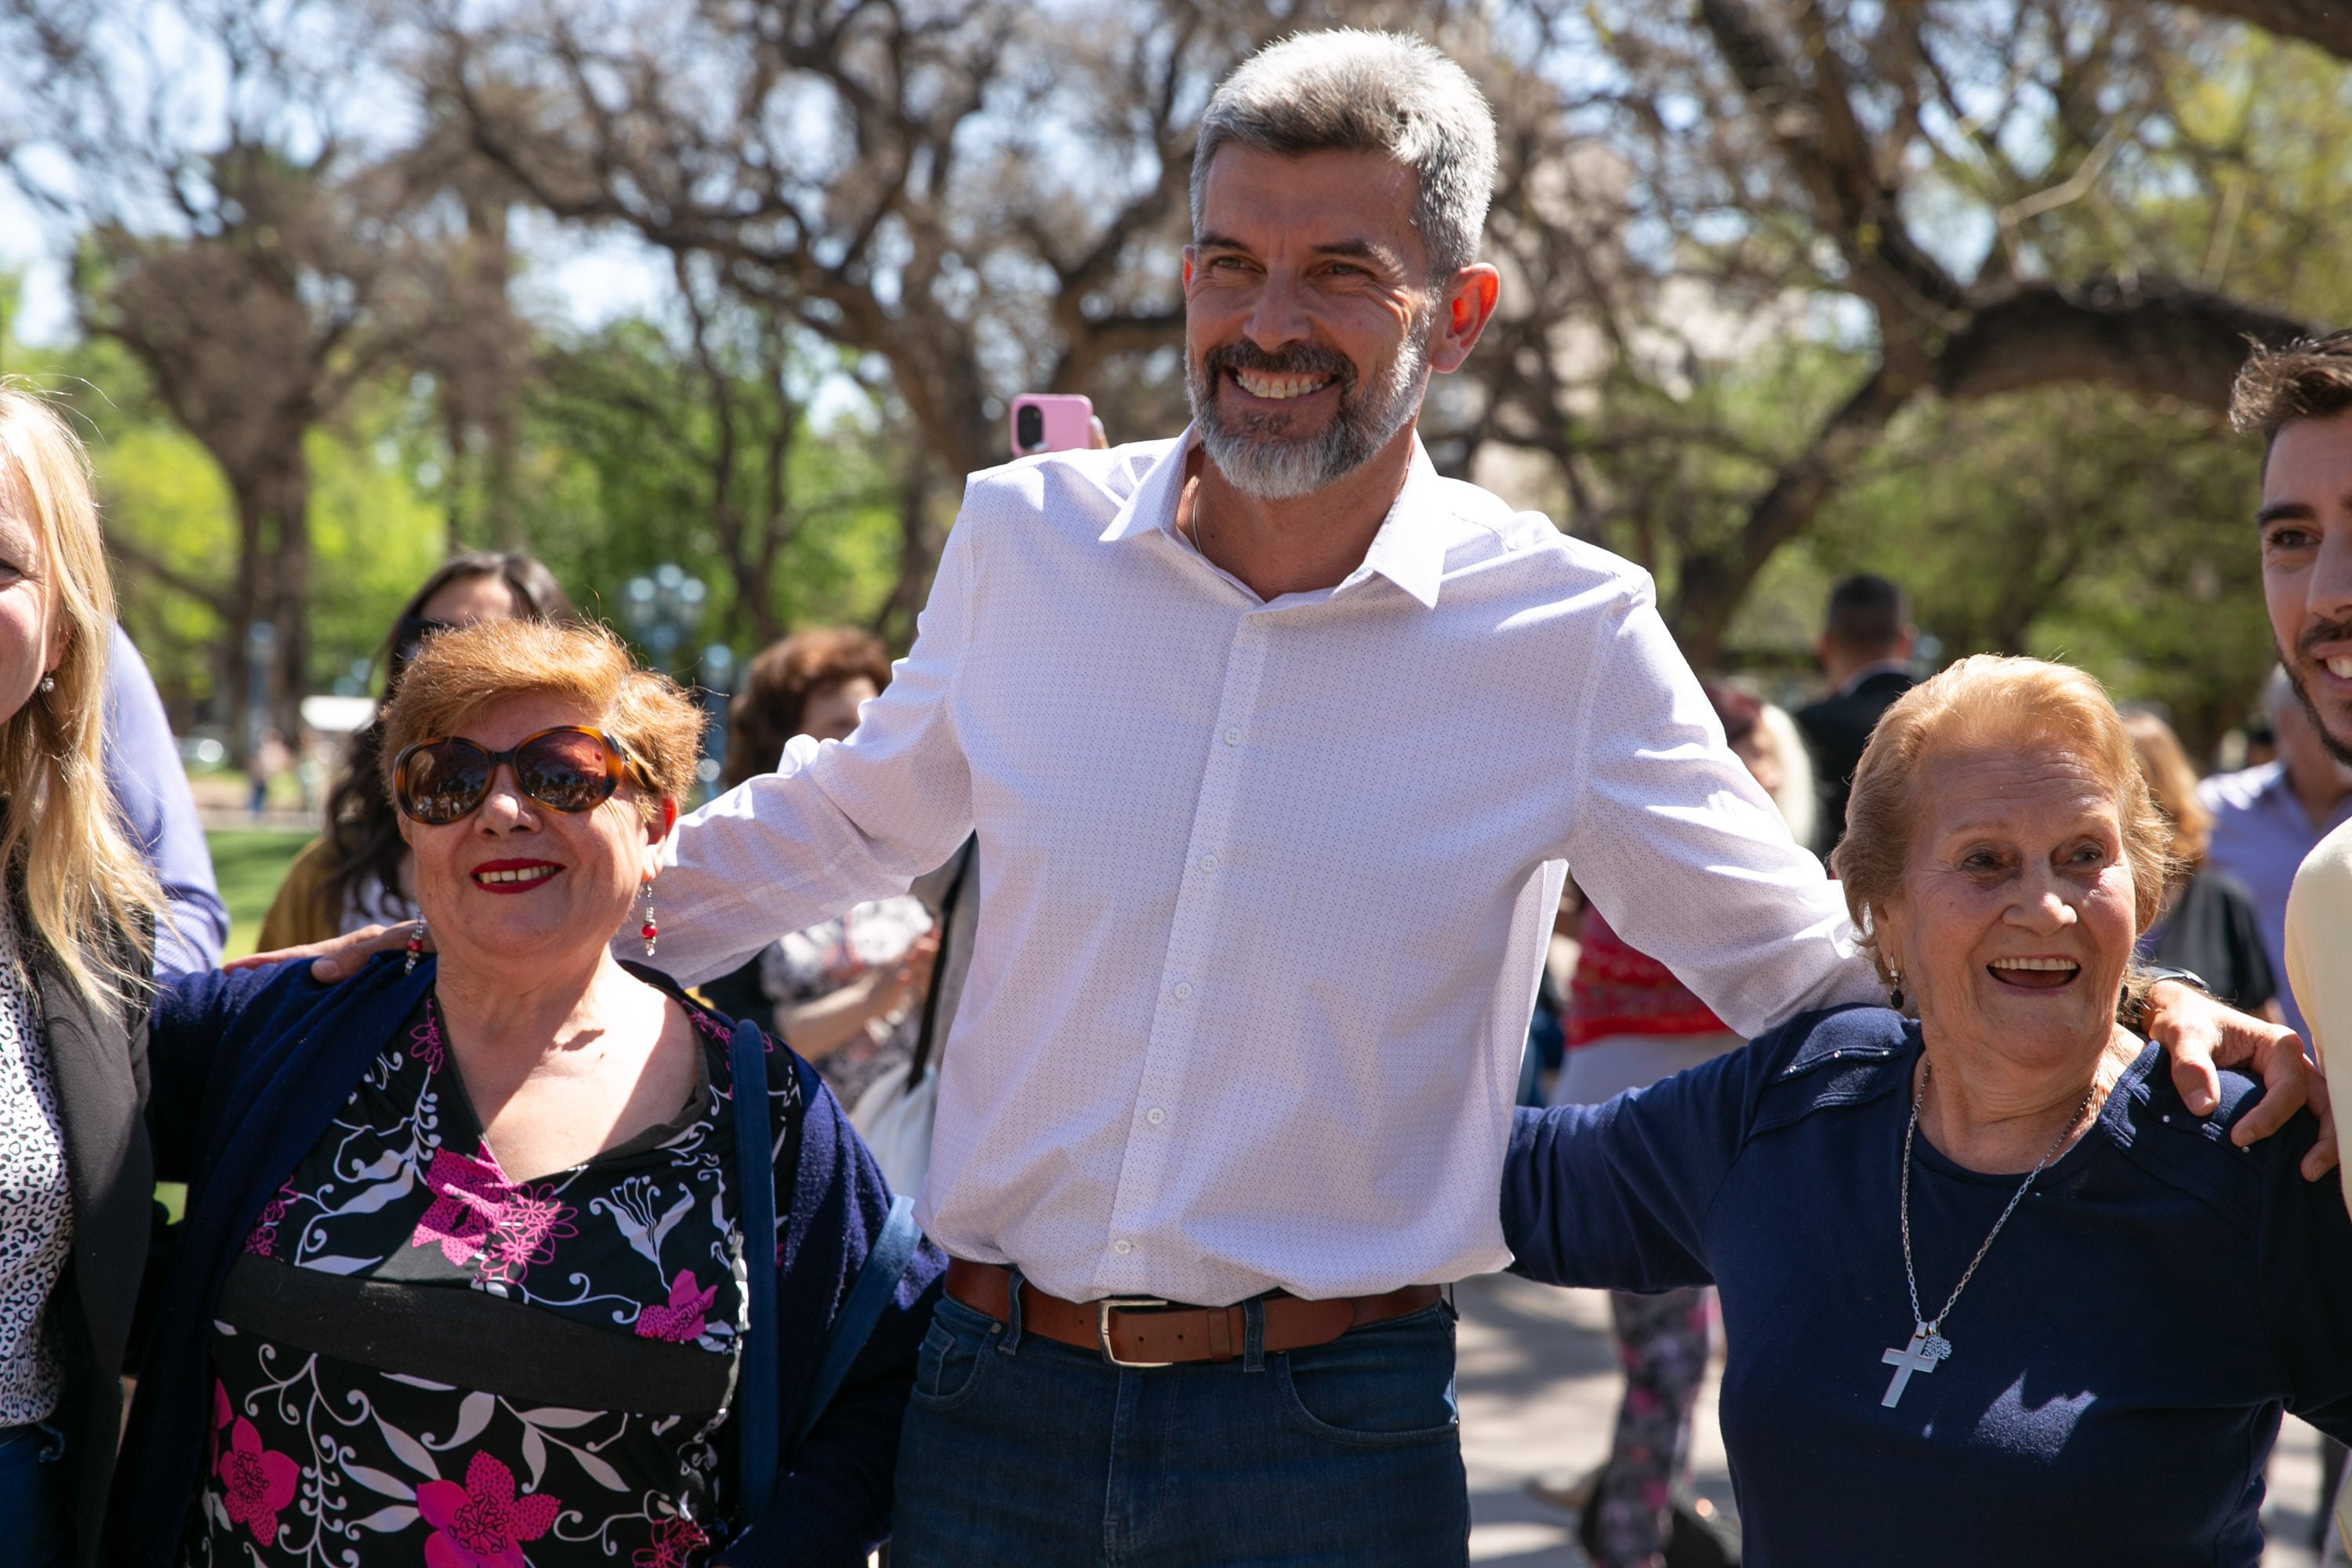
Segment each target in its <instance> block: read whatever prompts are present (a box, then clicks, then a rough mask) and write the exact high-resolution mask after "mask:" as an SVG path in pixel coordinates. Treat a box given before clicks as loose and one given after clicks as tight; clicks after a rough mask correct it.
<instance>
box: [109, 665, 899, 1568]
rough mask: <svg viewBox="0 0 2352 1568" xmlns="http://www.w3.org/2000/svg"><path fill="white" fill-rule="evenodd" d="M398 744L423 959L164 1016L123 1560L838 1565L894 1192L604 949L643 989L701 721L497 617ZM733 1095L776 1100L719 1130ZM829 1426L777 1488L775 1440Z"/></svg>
mask: <svg viewBox="0 0 2352 1568" xmlns="http://www.w3.org/2000/svg"><path fill="white" fill-rule="evenodd" d="M701 729H702V714H701V710H699V709H698V707H696V706H695V704H694V703H693V702H692V701H691V700H689V699H688V697H687V696H686V695H685V694H684V693H683V692H681V691H680V690H679V689H677V687H676V686H675V685H673V684H672V683H671V682H670V681H669V680H668V679H667V678H666V677H663V676H659V675H656V674H651V673H648V672H646V671H644V670H640V669H637V668H635V667H634V665H633V664H632V662H631V660H630V658H629V656H628V654H627V651H626V650H625V648H624V647H622V645H621V644H620V642H619V641H618V639H616V638H615V637H613V636H612V635H611V634H610V633H608V632H606V631H604V630H602V629H601V628H595V627H588V626H551V625H545V624H540V623H533V622H528V621H514V620H506V621H491V622H483V623H479V624H477V625H475V626H467V627H464V628H460V629H457V630H453V631H448V632H445V633H441V634H439V635H436V637H433V638H431V639H430V640H429V641H427V642H426V643H425V646H424V647H422V648H421V649H420V650H419V651H418V653H417V654H416V656H415V658H414V659H413V660H412V661H411V663H410V665H409V667H408V669H407V671H406V673H405V674H404V677H403V679H402V681H401V684H400V689H399V690H398V692H397V693H396V694H395V695H394V698H393V700H392V701H391V702H390V704H389V705H388V706H387V707H386V709H385V710H384V713H383V731H384V747H385V755H386V765H385V768H384V782H385V785H386V789H387V793H388V795H389V797H390V798H391V799H392V801H393V802H394V805H395V806H396V808H397V810H398V812H399V814H400V816H399V826H400V832H401V834H402V836H403V837H404V840H405V841H406V843H407V846H408V848H409V851H410V853H411V855H412V856H413V858H414V863H415V886H416V897H417V902H418V905H419V907H420V909H421V910H422V916H423V919H422V921H421V922H420V924H422V925H424V926H429V927H430V930H431V933H432V939H433V945H434V946H435V948H436V952H434V953H426V952H424V951H423V948H424V946H425V942H424V940H423V932H422V931H418V932H416V933H415V940H413V941H412V942H410V944H409V946H408V950H407V952H405V953H401V952H387V953H384V954H383V955H381V956H380V957H379V958H378V959H377V960H376V961H375V962H374V963H373V965H371V966H370V967H369V968H368V969H367V970H366V971H364V972H363V973H362V974H361V975H360V976H359V977H358V978H357V979H355V980H353V981H352V982H350V983H348V984H341V985H336V986H322V985H320V984H318V983H316V982H315V981H314V980H313V979H312V978H311V976H310V966H309V965H308V964H304V963H285V964H278V965H274V966H269V967H264V968H256V969H247V970H244V971H240V972H236V973H220V974H211V975H202V976H191V977H188V978H187V979H185V980H184V981H175V982H174V983H173V985H172V986H171V987H170V988H168V989H167V990H166V991H165V992H164V994H163V995H162V996H161V998H160V999H159V1002H158V1005H157V1007H156V1012H155V1018H154V1024H153V1034H152V1038H153V1046H152V1057H153V1060H154V1064H155V1065H154V1071H155V1076H156V1091H155V1099H156V1100H157V1102H158V1103H159V1104H168V1105H172V1106H174V1107H176V1108H178V1113H177V1114H175V1115H174V1116H173V1117H171V1118H169V1119H168V1124H165V1122H164V1121H163V1120H162V1119H159V1121H158V1124H157V1126H156V1127H155V1128H154V1129H153V1136H154V1138H155V1141H156V1144H157V1150H158V1163H159V1165H160V1166H161V1168H162V1169H163V1172H164V1173H165V1174H166V1176H167V1178H168V1177H170V1176H173V1175H181V1174H184V1175H185V1176H186V1178H187V1179H188V1181H189V1183H190V1185H189V1191H188V1210H187V1220H186V1222H185V1224H184V1226H182V1227H181V1228H182V1232H183V1236H182V1239H181V1242H180V1244H179V1246H178V1247H177V1249H176V1252H175V1254H174V1256H173V1259H172V1262H171V1266H170V1269H169V1272H168V1274H167V1275H166V1277H165V1279H164V1280H163V1287H162V1290H161V1293H160V1299H159V1306H158V1310H157V1312H156V1317H155V1324H154V1328H153V1331H152V1335H151V1338H150V1343H149V1349H148V1354H147V1357H146V1361H145V1363H144V1366H143V1368H142V1373H141V1377H140V1383H139V1390H138V1397H137V1402H136V1405H135V1407H134V1409H133V1412H132V1416H131V1427H130V1430H129V1433H128V1435H127V1437H126V1447H125V1452H124V1458H123V1467H122V1470H121V1477H122V1481H121V1484H122V1487H123V1491H122V1493H121V1495H122V1496H123V1497H124V1498H125V1499H126V1500H129V1501H130V1502H131V1504H132V1505H133V1506H131V1507H126V1508H123V1509H121V1510H117V1511H118V1515H119V1517H118V1519H117V1521H116V1523H115V1527H114V1528H115V1530H116V1531H117V1532H118V1533H117V1537H116V1539H115V1541H114V1542H113V1546H114V1549H115V1552H116V1556H117V1558H118V1560H119V1561H120V1562H121V1563H127V1564H136V1565H139V1568H168V1565H173V1564H180V1563H186V1564H190V1565H210V1564H223V1565H226V1564H227V1563H245V1562H247V1560H248V1559H252V1560H255V1561H257V1562H261V1563H315V1564H318V1565H319V1568H326V1565H327V1564H328V1563H332V1564H333V1565H334V1568H374V1565H375V1564H379V1563H382V1564H390V1563H401V1564H404V1565H405V1564H411V1563H415V1562H417V1561H418V1558H419V1554H420V1553H421V1554H422V1557H423V1560H424V1562H425V1563H428V1564H431V1565H433V1568H480V1565H485V1564H488V1563H502V1564H517V1563H521V1562H523V1561H524V1560H525V1559H526V1557H527V1558H528V1561H529V1562H530V1563H532V1564H535V1565H536V1568H560V1565H562V1564H564V1563H597V1564H600V1565H604V1564H611V1563H635V1564H637V1565H638V1568H655V1565H660V1568H686V1565H688V1564H697V1563H704V1562H707V1561H709V1560H711V1559H712V1557H713V1556H714V1554H715V1553H717V1552H719V1548H720V1547H721V1546H722V1545H726V1546H727V1550H726V1551H725V1552H724V1556H723V1560H724V1561H726V1562H729V1563H808V1564H813V1565H814V1564H826V1565H833V1564H838V1565H840V1568H851V1565H853V1564H857V1563H863V1562H864V1561H865V1553H866V1550H867V1549H868V1547H869V1546H870V1544H871V1543H872V1542H874V1541H875V1540H876V1539H877V1538H878V1537H879V1536H880V1535H882V1534H883V1533H884V1531H886V1530H887V1520H888V1510H889V1500H890V1490H891V1473H892V1468H893V1465H894V1463H895V1460H896V1454H897V1447H898V1421H899V1415H900V1411H901V1408H902V1406H903V1405H904V1403H905V1400H906V1397H907V1393H908V1388H909V1386H910V1385H911V1382H912V1378H913V1371H914V1353H915V1349H916V1344H917V1342H918V1341H919V1338H920V1336H921V1333H922V1331H923V1329H924V1326H925V1324H926V1322H927V1321H928V1318H929V1308H930V1296H929V1283H930V1280H931V1278H932V1277H933V1276H934V1275H935V1274H936V1273H937V1271H938V1268H939V1263H938V1259H937V1257H936V1255H935V1254H928V1253H919V1254H917V1255H916V1258H915V1262H914V1266H913V1267H912V1268H908V1269H907V1270H906V1271H905V1273H904V1275H903V1276H898V1273H897V1270H896V1269H890V1268H882V1269H879V1270H877V1272H878V1273H879V1274H880V1276H881V1279H880V1285H881V1288H882V1289H883V1290H884V1291H885V1292H886V1293H887V1294H885V1295H882V1296H877V1297H874V1298H872V1299H873V1300H876V1302H877V1306H879V1307H880V1310H881V1316H880V1319H879V1322H878V1326H876V1327H874V1328H873V1330H872V1331H871V1337H870V1338H868V1339H866V1340H865V1341H864V1342H863V1349H862V1352H859V1353H858V1354H857V1355H856V1360H855V1362H854V1363H853V1364H851V1365H850V1370H849V1371H848V1373H847V1375H846V1379H845V1381H844V1382H842V1383H841V1384H840V1385H839V1391H838V1394H837V1395H835V1397H834V1398H833V1399H832V1400H831V1402H830V1404H829V1405H823V1404H822V1395H821V1394H815V1393H813V1392H812V1391H811V1384H812V1382H813V1381H814V1371H815V1368H816V1366H817V1364H818V1363H819V1361H820V1359H821V1358H820V1355H819V1352H818V1350H817V1347H818V1346H819V1345H820V1344H821V1343H823V1342H825V1340H826V1335H827V1331H828V1325H830V1324H831V1323H833V1322H834V1321H835V1318H836V1315H841V1316H845V1317H848V1316H854V1314H850V1313H849V1312H848V1311H847V1310H846V1308H845V1306H844V1304H843V1303H844V1300H845V1296H846V1295H847V1294H849V1293H851V1292H852V1286H851V1281H852V1280H853V1279H857V1278H859V1276H860V1270H861V1268H863V1266H864V1263H865V1259H866V1255H867V1253H868V1252H869V1250H874V1249H877V1248H881V1249H882V1250H883V1251H884V1252H885V1255H886V1256H887V1244H885V1243H884V1242H882V1241H880V1240H878V1239H877V1238H879V1237H883V1236H884V1235H885V1234H886V1232H887V1229H888V1226H887V1223H886V1221H887V1215H888V1213H889V1207H890V1198H889V1194H888V1192H887V1188H886V1187H885V1186H884V1184H883V1183H882V1181H881V1179H880V1177H879V1176H878V1174H877V1173H876V1172H875V1170H874V1167H873V1164H872V1162H871V1161H870V1159H869V1158H868V1157H867V1156H866V1152H865V1150H864V1148H863V1146H862V1145H861V1144H859V1143H858V1142H857V1140H856V1135H855V1134H854V1133H853V1132H852V1131H850V1129H849V1125H848V1122H847V1120H846V1118H845V1117H844V1116H843V1115H842V1113H841V1110H840V1108H839V1106H838V1105H837V1104H836V1103H835V1101H834V1100H833V1099H832V1097H831V1096H830V1095H829V1094H828V1093H826V1092H825V1090H824V1088H823V1087H822V1085H821V1084H820V1082H819V1080H818V1079H817V1078H816V1076H815V1074H814V1071H812V1070H811V1069H810V1068H807V1067H806V1066H805V1064H803V1063H802V1062H801V1061H800V1060H799V1059H798V1058H795V1057H793V1055H792V1053H791V1052H789V1051H787V1050H785V1049H783V1048H782V1047H781V1046H778V1045H776V1044H774V1043H773V1042H772V1041H769V1040H767V1039H766V1037H764V1036H762V1035H761V1034H760V1033H758V1032H757V1031H756V1030H751V1031H747V1032H745V1033H744V1034H743V1035H741V1036H740V1037H738V1036H737V1033H736V1031H735V1029H734V1027H733V1026H732V1025H730V1023H728V1022H727V1021H726V1020H723V1019H720V1018H718V1017H716V1016H712V1015H710V1014H709V1013H707V1012H704V1011H702V1010H701V1009H699V1008H698V1007H697V1006H696V1005H693V1004H692V1003H691V1002H689V1001H688V999H687V998H686V996H685V995H684V994H683V993H681V992H679V991H678V990H677V987H675V986H674V985H672V984H669V983H668V982H667V980H666V979H665V978H664V977H663V976H661V975H659V974H658V973H656V972H655V971H653V970H651V969H646V968H640V967H638V966H636V965H635V964H630V965H627V966H625V965H624V964H622V963H619V962H617V961H616V960H615V959H614V956H613V954H612V952H611V942H612V940H613V937H614V932H615V931H616V930H617V929H621V928H624V927H625V928H626V929H627V930H628V931H631V932H633V933H637V934H639V935H641V936H642V939H643V941H644V943H645V948H646V954H647V956H648V957H649V958H651V957H654V956H655V955H656V943H657V941H658V934H659V933H658V922H657V918H656V912H655V911H656V899H655V892H654V878H655V874H656V867H657V865H658V859H657V856H658V852H659V850H660V847H661V845H662V842H663V840H664V839H665V838H666V837H667V836H668V833H669V831H670V827H671V825H672V824H673V823H674V822H675V821H676V820H677V801H678V797H679V796H680V795H682V794H683V793H684V792H685V790H686V789H687V787H688V783H689V782H690V781H691V779H692V778H693V776H694V770H695V764H696V760H697V753H698V742H699V737H700V733H701ZM739 1066H740V1067H741V1068H743V1069H744V1070H745V1071H749V1072H757V1073H760V1074H761V1075H762V1076H764V1077H765V1078H766V1080H767V1091H766V1093H765V1094H764V1095H757V1096H754V1095H751V1094H749V1093H747V1095H746V1097H745V1100H744V1101H743V1102H742V1104H741V1105H740V1108H739V1103H738V1101H737V1100H736V1097H735V1085H736V1081H737V1072H736V1068H738V1067H739ZM739 1112H740V1118H741V1120H740V1121H739ZM739 1127H740V1129H742V1131H740V1133H739ZM739 1138H740V1139H741V1140H743V1142H740V1144H739ZM745 1151H749V1154H750V1158H751V1160H752V1161H753V1162H754V1164H755V1167H756V1169H757V1172H758V1174H757V1175H756V1176H748V1175H745V1174H743V1173H744V1172H745V1171H746V1170H747V1167H744V1166H741V1165H740V1164H739V1162H740V1160H742V1159H743V1158H744V1157H745ZM771 1171H772V1176H771V1175H770V1172H771ZM771 1191H772V1200H770V1199H768V1198H766V1197H765V1196H763V1194H768V1193H769V1192H771ZM770 1201H772V1210H771V1211H770V1212H771V1214H772V1216H773V1217H772V1218H762V1217H761V1205H762V1204H763V1203H767V1202H770ZM763 1226H765V1227H768V1228H772V1232H773V1234H772V1236H770V1235H768V1234H766V1231H765V1230H764V1229H763V1228H762V1227H763ZM902 1262H903V1259H902ZM763 1271H764V1272H763ZM893 1279H895V1285H894V1284H893V1283H892V1281H893ZM766 1281H772V1282H773V1287H774V1288H773V1289H772V1291H771V1292H770V1293H769V1294H768V1295H766V1296H765V1297H762V1296H761V1290H762V1289H765V1288H766V1286H765V1282H766ZM762 1300H766V1301H770V1302H772V1310H770V1309H766V1308H763V1307H762V1306H761V1301H762ZM885 1303H887V1304H885ZM843 1332H844V1334H845V1335H851V1331H849V1330H848V1329H846V1328H845V1329H844V1331H843ZM849 1343H850V1344H852V1345H853V1346H854V1345H856V1343H857V1340H856V1338H855V1336H854V1335H851V1337H850V1339H849ZM820 1405H822V1408H823V1415H822V1418H821V1419H819V1420H818V1421H817V1422H816V1424H815V1425H814V1428H813V1429H811V1430H810V1431H809V1433H808V1435H807V1437H806V1440H805V1442H803V1443H802V1444H801V1445H800V1446H799V1447H798V1448H797V1450H796V1451H794V1452H791V1453H789V1454H788V1457H787V1458H785V1459H784V1461H783V1463H782V1465H781V1466H779V1465H778V1464H777V1462H776V1454H775V1449H774V1448H773V1447H763V1446H762V1445H761V1443H760V1442H759V1441H757V1440H756V1439H757V1436H758V1434H759V1432H760V1431H761V1429H762V1428H761V1426H760V1422H761V1420H762V1419H764V1420H766V1421H768V1422H769V1423H771V1428H770V1429H777V1428H780V1429H781V1431H782V1433H783V1434H784V1435H785V1436H787V1438H788V1437H789V1435H790V1434H792V1433H793V1431H795V1430H796V1429H797V1426H798V1422H797V1421H796V1419H795V1417H796V1415H806V1414H809V1413H811V1412H813V1411H814V1409H816V1408H818V1407H819V1406H820ZM762 1412H764V1413H765V1414H764V1415H762V1414H761V1413H762ZM762 1453H765V1454H766V1456H767V1463H766V1464H765V1466H764V1467H762V1466H761V1464H760V1463H759V1462H758V1460H757V1457H758V1456H759V1455H761V1454H762ZM763 1491H764V1492H769V1493H771V1496H770V1498H769V1499H768V1500H766V1501H765V1502H764V1504H763V1503H762V1502H761V1500H760V1498H759V1496H758V1494H759V1493H761V1492H763ZM747 1526H749V1532H748V1534H740V1532H741V1531H744V1529H745V1527H747ZM739 1534H740V1539H739ZM730 1542H731V1543H732V1544H729V1543H730Z"/></svg>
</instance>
